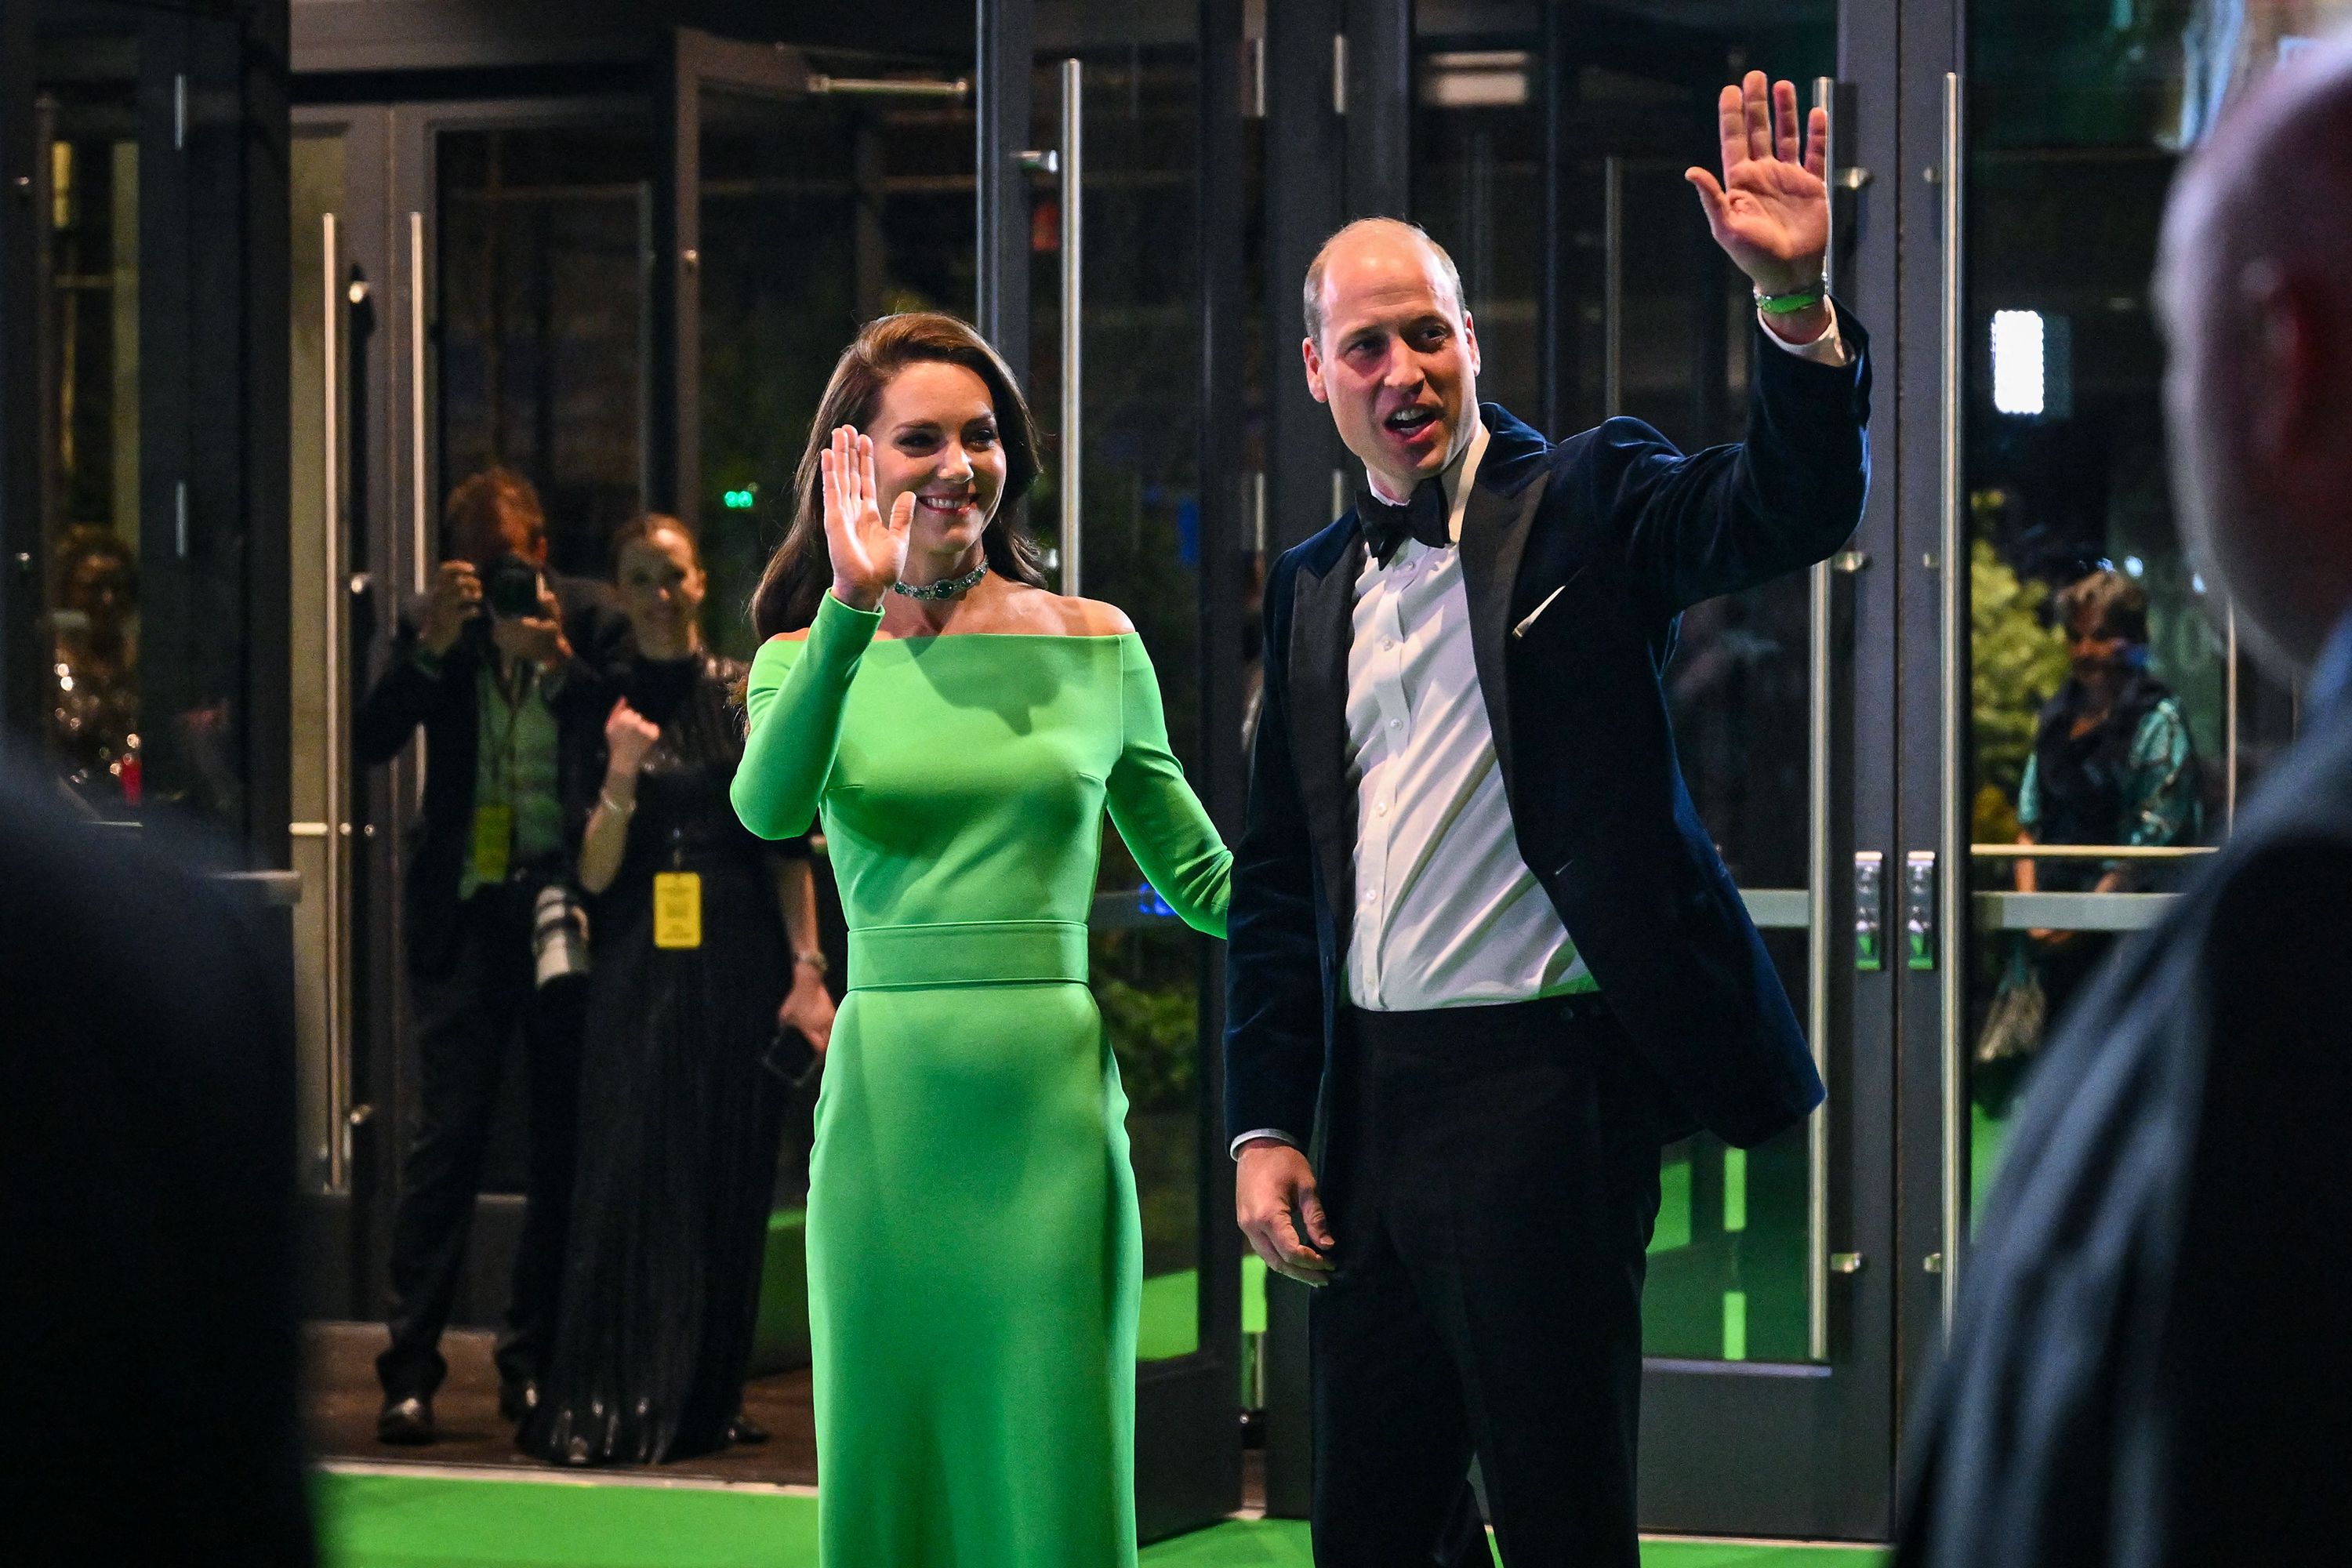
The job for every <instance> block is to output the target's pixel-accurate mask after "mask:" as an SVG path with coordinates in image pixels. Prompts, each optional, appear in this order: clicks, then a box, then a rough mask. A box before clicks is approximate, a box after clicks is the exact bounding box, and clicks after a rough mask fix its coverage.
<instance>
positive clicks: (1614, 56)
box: [1412, 0, 1893, 1538]
mask: <svg viewBox="0 0 2352 1568" xmlns="http://www.w3.org/2000/svg"><path fill="white" fill-rule="evenodd" d="M1635 11H1638V12H1640V13H1641V16H1640V17H1639V18H1638V20H1637V19H1636V18H1634V17H1633V16H1630V15H1629V13H1632V12H1635ZM1855 44H1856V40H1855V39H1854V38H1853V27H1852V26H1851V25H1849V24H1848V22H1847V21H1846V19H1845V18H1844V17H1843V16H1842V11H1841V7H1840V6H1839V5H1838V4H1837V3H1836V0H1819V3H1817V4H1809V5H1780V4H1776V5H1760V4H1759V5H1731V6H1713V7H1708V8H1707V9H1706V14H1705V15H1704V16H1687V15H1685V14H1683V12H1682V11H1681V9H1680V8H1657V7H1649V6H1615V5H1611V6H1602V5H1573V6H1561V7H1557V8H1552V9H1550V10H1549V11H1548V12H1547V13H1546V16H1545V17H1544V18H1541V19H1538V18H1533V17H1530V18H1528V19H1527V20H1526V21H1524V22H1523V23H1521V24H1519V25H1517V26H1505V27H1500V28H1491V27H1480V26H1469V25H1460V24H1454V23H1449V22H1444V21H1441V20H1440V19H1439V18H1438V17H1436V16H1433V15H1430V14H1426V13H1424V14H1423V22H1422V24H1421V26H1420V27H1419V30H1418V34H1417V37H1416V39H1415V48H1414V59H1413V70H1412V91H1413V99H1414V101H1413V109H1412V114H1413V119H1412V212H1413V216H1415V218H1416V219H1417V220H1418V221H1419V222H1420V223H1422V225H1423V226H1424V227H1426V228H1428V229H1429V230H1430V232H1431V233H1432V234H1433V236H1435V237H1437V238H1438V239H1439V240H1440V241H1441V242H1442V243H1444V245H1446V246H1447V247H1448V248H1449V250H1450V251H1451V252H1452V253H1453V254H1454V257H1455V258H1456V261H1457V264H1458V265H1459V266H1460V268H1461V270H1462V274H1463V284H1464V289H1465V294H1466V295H1467V298H1468V303H1469V307H1470V310H1471V312H1472V314H1473V315H1474V317H1475V319H1476V321H1477V323H1478V327H1479V340H1480V344H1481V347H1482V349H1483V350H1484V358H1485V362H1486V363H1485V367H1484V371H1483V374H1482V375H1481V377H1480V395H1481V396H1482V397H1487V398H1492V399H1495V400H1496V401H1499V402H1501V403H1502V404H1503V405H1505V406H1507V407H1509V408H1511V409H1512V410H1513V411H1514V412H1517V413H1518V414H1520V415H1521V416H1523V417H1525V418H1528V420H1529V421H1530V422H1531V423H1537V424H1539V425H1541V426H1544V427H1545V428H1546V429H1547V431H1548V433H1549V434H1550V435H1552V436H1553V437H1555V438H1558V437H1566V436H1569V435H1571V434H1573V433H1575V432H1577V431H1580V430H1583V429H1587V428H1589V427H1591V426H1593V425H1596V424H1598V423H1599V422H1601V420H1602V419H1604V418H1607V417H1610V416H1617V415H1630V416H1634V417H1637V418H1640V419H1642V420H1643V421H1644V422H1646V423H1648V424H1650V425H1651V426H1654V427H1655V428H1657V429H1658V430H1660V431H1661V432H1663V433H1664V434H1665V435H1666V436H1667V437H1668V438H1670V439H1672V440H1673V441H1675V443H1676V444H1677V445H1678V446H1680V447H1683V448H1684V449H1685V450H1686V451H1688V450H1695V449H1696V448H1698V447H1704V446H1707V445H1711V444H1714V443H1717V442H1723V441H1733V440H1738V439H1739V438H1740V436H1741V434H1742V431H1743V428H1744V426H1745V425H1746V420H1747V406H1748V384H1749V381H1750V378H1751V377H1752V376H1753V374H1755V363H1754V356H1755V355H1757V354H1762V353H1775V352H1778V351H1777V350H1775V349H1773V348H1771V347H1770V346H1769V345H1759V341H1758V335H1757V333H1756V331H1755V330H1754V327H1753V325H1752V322H1753V312H1752V307H1751V305H1750V304H1749V300H1748V294H1749V289H1748V281H1747V279H1745V278H1744V277H1743V276H1741V275H1740V274H1739V272H1738V270H1737V269H1736V268H1734V267H1732V265H1731V264H1730V263H1729V261H1728V260H1727V258H1725V257H1724V256H1723V254H1722V252H1721V251H1720V250H1719V249H1718V248H1717V247H1716V245H1715V244H1714V242H1713V240H1712V239H1711V237H1709V235H1708V233H1707V229H1706V223H1705V221H1704V218H1703V216H1701V213H1700V211H1699V207H1698V204H1697V203H1696V200H1695V198H1694V196H1693V193H1692V192H1691V190H1690V187H1689V186H1688V185H1687V184H1685V182H1684V179H1683V171H1684V170H1685V168H1687V167H1688V166H1689V165H1691V164H1692V163H1713V162H1714V160H1715V156H1716V152H1715V140H1714V125H1715V101H1716V96H1717V93H1718V92H1719V91H1720V89H1722V87H1723V85H1724V84H1725V83H1727V82H1730V81H1736V80H1738V79H1739V77H1740V76H1741V75H1742V74H1743V73H1744V72H1745V71H1747V70H1748V69H1750V68H1754V69H1760V70H1764V71H1767V72H1769V73H1770V74H1771V75H1772V76H1773V77H1774V78H1775V79H1779V78H1789V79H1794V80H1795V81H1796V82H1797V83H1798V85H1799V94H1800V99H1801V101H1809V102H1818V103H1820V104H1822V106H1823V107H1825V108H1828V109H1829V110H1831V118H1832V126H1833V131H1832V186H1833V192H1834V194H1835V199H1834V203H1833V213H1834V222H1833V230H1834V237H1833V247H1832V267H1831V272H1832V277H1831V284H1832V289H1833V291H1834V292H1835V293H1836V294H1837V296H1838V298H1839V300H1840V301H1841V303H1842V305H1843V308H1844V309H1845V310H1848V311H1852V312H1853V313H1854V314H1855V315H1856V316H1857V318H1858V319H1861V320H1863V321H1865V322H1866V323H1867V324H1868V325H1869V326H1870V327H1871V328H1872V329H1873V330H1874V331H1880V332H1882V333H1883V334H1885V335H1882V336H1881V337H1880V338H1879V340H1878V341H1879V342H1881V343H1882V344H1883V343H1885V342H1886V339H1887V336H1888V335H1891V332H1889V331H1888V329H1887V327H1886V326H1885V324H1884V323H1885V301H1886V300H1887V299H1888V297H1889V295H1890V293H1891V289H1890V288H1889V280H1890V276H1891V274H1890V268H1889V264H1890V262H1891V252H1889V251H1888V250H1887V249H1886V247H1885V244H1884V242H1883V240H1882V239H1881V238H1880V237H1879V236H1877V235H1875V234H1874V233H1872V231H1871V229H1870V228H1869V226H1868V221H1867V220H1868V218H1869V216H1870V215H1869V212H1868V206H1867V204H1866V203H1865V202H1864V201H1863V200H1862V199H1861V198H1860V195H1859V193H1860V192H1861V190H1862V189H1863V185H1862V183H1861V182H1862V180H1863V179H1864V178H1866V176H1864V175H1862V174H1861V169H1860V167H1859V165H1860V164H1861V163H1863V162H1864V148H1865V147H1866V145H1867V141H1866V139H1867V138H1868V137H1870V136H1872V135H1875V134H1878V133H1880V132H1879V127H1878V126H1877V125H1876V124H1874V123H1873V121H1872V119H1871V117H1870V114H1869V110H1870V109H1871V108H1872V107H1873V104H1872V99H1871V97H1870V96H1869V95H1868V94H1866V93H1864V92H1857V91H1855V90H1853V89H1844V90H1841V89H1839V88H1838V86H1837V84H1836V82H1835V78H1836V77H1837V76H1838V74H1839V62H1840V60H1841V58H1848V57H1850V56H1852V55H1853V54H1854V53H1856V52H1857V51H1856V48H1855ZM1865 58H1866V51H1865ZM1885 100H1886V99H1885V95H1884V94H1881V95H1879V96H1878V99H1877V102H1878V103H1879V104H1884V103H1885ZM1882 112H1883V110H1882ZM1882 222H1883V220H1882ZM1881 385H1882V387H1883V386H1884V382H1883V381H1882V383H1881ZM1880 403H1881V406H1882V407H1883V406H1884V404H1885V395H1884V393H1883V392H1882V394H1881V398H1880ZM1887 521H1888V519H1887V515H1886V510H1885V507H1884V506H1883V505H1880V504H1874V510H1873V511H1872V513H1871V515H1870V517H1869V519H1868V520H1866V521H1865V523H1864V528H1863V530H1862V531H1861V534H1860V535H1859V536H1858V537H1857V538H1856V540H1855V541H1854V542H1853V544H1852V545H1850V546H1849V547H1848V549H1847V550H1845V551H1844V552H1841V553H1840V554H1839V555H1838V556H1837V557H1836V558H1835V559H1834V560H1833V561H1832V562H1831V563H1824V564H1822V565H1821V566H1819V567H1816V568H1814V569H1813V570H1811V572H1808V573H1805V574H1796V575H1792V576H1790V577H1787V578H1783V579H1781V580H1779V581H1777V582H1773V583H1769V584H1765V585H1764V586H1762V587H1760V588H1758V589H1755V590H1753V591H1750V592H1748V593H1746V594H1742V595H1734V596H1731V597H1727V598H1721V599H1716V600H1711V601H1708V602H1706V603H1704V604H1700V605H1695V606H1693V607H1692V608H1691V609H1690V610H1689V611H1688V612H1686V613H1685V615H1684V616H1683V617H1682V622H1681V631H1680V639H1679V646H1678V647H1677V649H1676V652H1675V656H1674V659H1673V662H1672V663H1671V664H1670V665H1669V666H1668V668H1667V669H1666V672H1665V686H1666V692H1667V697H1668V700H1669V701H1670V703H1671V704H1672V707H1673V711H1674V718H1675V738H1676V743H1677V747H1678V750H1679V752H1680V757H1681V763H1682V769H1683V773H1684V776H1685V780H1686V781H1687V783H1688V784H1689V787H1690V791H1691V795H1692V797H1693V800H1694V802H1695V804H1696V806H1697V808H1698V814H1699V816H1700V818H1701V820H1703V821H1704V822H1706V825H1707V826H1708V827H1709V828H1710V829H1711V830H1712V831H1713V833H1714V835H1715V837H1716V840H1717V847H1718V848H1719V849H1720V850H1721V852H1722V854H1723V856H1724V858H1725V860H1726V862H1727V865H1728V866H1729V868H1730V869H1731V871H1732V874H1733V876H1734V877H1735V878H1736V879H1737V880H1738V883H1739V885H1740V887H1741V889H1742V890H1743V892H1744V893H1745V896H1746V898H1747V901H1748V910H1749V913H1750V915H1751V916H1752V917H1753V918H1754V920H1755V921H1756V923H1757V925H1758V926H1759V928H1761V930H1762V932H1763V936H1764V941H1765V945H1766V948H1767V950H1768V952H1769V953H1770V954H1771V956H1772V959H1773V962H1774V963H1775V966H1776V967H1777V968H1778V970H1779V972H1780V979H1781V982H1782V984H1783V985H1784V986H1785V987H1786V989H1787V991H1788V994H1789V996H1790V1000H1791V1002H1792V1003H1793V1004H1794V1005H1795V1006H1796V1009H1797V1012H1798V1016H1799V1017H1800V1018H1801V1020H1802V1021H1803V1022H1804V1024H1805V1026H1806V1029H1807V1033H1808V1036H1809V1037H1810V1038H1811V1041H1812V1045H1813V1053H1814V1057H1815V1059H1816V1062H1817V1064H1818V1065H1819V1067H1820V1068H1821V1071H1822V1077H1823V1079H1825V1080H1826V1081H1827V1083H1828V1084H1829V1089H1830V1098H1829V1100H1828V1103H1827V1105H1826V1106H1825V1107H1824V1108H1823V1109H1822V1110H1821V1111H1819V1112H1817V1113H1816V1114H1815V1115H1814V1116H1813V1117H1812V1118H1811V1120H1810V1121H1808V1122H1807V1123H1806V1124H1804V1125H1801V1126H1799V1127H1793V1128H1790V1129H1789V1130H1788V1131H1785V1132H1783V1133H1781V1134H1780V1136H1778V1137H1776V1138H1774V1139H1772V1140H1771V1141H1770V1142H1767V1143H1765V1144H1763V1145H1761V1146H1759V1147H1758V1148H1755V1149H1750V1150H1741V1149H1735V1148H1731V1147H1729V1146H1727V1145H1726V1144H1724V1143H1722V1142H1720V1141H1718V1140H1717V1139H1715V1138H1714V1137H1713V1136H1711V1135H1709V1134H1706V1133H1704V1132H1702V1133H1699V1134H1696V1135H1695V1136H1693V1137H1691V1138H1689V1139H1685V1140H1684V1141H1682V1142H1678V1143H1675V1144H1673V1145H1671V1146H1669V1147H1668V1148H1667V1149H1666V1150H1665V1151H1664V1157H1663V1167H1662V1173H1661V1203H1660V1208H1659V1213H1658V1218H1657V1224H1656V1228H1655V1232H1654V1237H1653V1238H1652V1242H1651V1246H1650V1256H1649V1273H1648V1279H1647V1283H1646V1287H1645V1291H1644V1301H1643V1310H1644V1329H1643V1350H1644V1352H1645V1358H1646V1375H1645V1380H1644V1389H1643V1404H1644V1408H1643V1428H1642V1436H1643V1455H1642V1482H1643V1503H1642V1508H1643V1513H1642V1518H1643V1525H1644V1527H1645V1528H1649V1529H1656V1530H1667V1531H1692V1532H1701V1533H1720V1534H1744V1535H1801V1536H1812V1537H1835V1536H1848V1537H1864V1538H1867V1537H1871V1536H1874V1535H1876V1534H1878V1533H1879V1532H1880V1531H1883V1530H1884V1529H1885V1523H1886V1518H1887V1514H1888V1511H1889V1508H1890V1501H1889V1491H1890V1480H1889V1469H1890V1465H1891V1457H1892V1456H1891V1447H1890V1445H1889V1442H1888V1438H1887V1432H1888V1421H1889V1414H1890V1405H1891V1401H1892V1397H1893V1393H1892V1387H1891V1381H1890V1373H1891V1340H1890V1336H1889V1333H1888V1324H1887V1322H1886V1321H1885V1317H1884V1315H1883V1302H1884V1299H1885V1298H1884V1293H1883V1287H1881V1286H1880V1285H1879V1284H1878V1282H1877V1281H1876V1280H1875V1279H1873V1277H1872V1276H1871V1275H1870V1273H1869V1272H1868V1268H1867V1263H1866V1260H1867V1259H1869V1258H1871V1257H1872V1256H1874V1255H1880V1256H1883V1251H1884V1232H1885V1226H1886V1220H1887V1213H1886V1210H1887V1203H1886V1195H1887V1194H1886V1193H1885V1179H1886V1172H1887V1164H1886V1162H1887V1158H1888V1154H1889V1152H1890V1151H1889V1150H1888V1148H1887V1147H1886V1142H1885V1121H1886V1120H1887V1113H1888V1110H1889V1109H1890V1106H1891V1100H1890V1089H1891V1084H1890V1083H1889V1081H1888V1080H1887V1079H1886V1077H1885V1074H1884V1072H1883V1070H1882V1069H1881V1068H1880V1065H1879V1064H1880V1063H1881V1062H1882V1061H1883V1059H1884V1057H1885V1038H1886V1027H1887V1020H1886V1019H1885V1017H1884V1016H1882V1015H1881V1014H1879V1013H1878V1012H1876V1011H1875V1010H1874V1009H1875V1008H1876V1005H1877V1000H1876V999H1877V997H1878V996H1879V995H1880V994H1883V991H1884V981H1883V976H1881V975H1880V974H1877V973H1873V972H1872V971H1870V970H1868V969H1865V968H1858V967H1857V963H1856V957H1857V955H1856V951H1855V943H1854V940H1853V919H1854V913H1853V911H1854V900H1853V891H1852V884H1853V877H1852V872H1851V869H1850V868H1852V867H1853V864H1854V861H1853V856H1854V852H1855V850H1856V848H1857V847H1866V846H1867V845H1868V844H1869V843H1870V841H1871V840H1870V837H1868V836H1867V835H1866V834H1864V833H1862V832H1861V831H1860V828H1861V824H1862V823H1863V822H1864V820H1865V819H1866V817H1867V816H1868V814H1869V813H1870V811H1871V810H1872V806H1873V802H1874V800H1875V799H1876V798H1878V797H1880V796H1881V795H1883V793H1884V792H1885V789H1886V787H1887V784H1888V783H1889V774H1888V772H1887V766H1888V764H1887V760H1886V759H1885V758H1884V757H1882V756H1879V755H1876V754H1875V752H1876V749H1875V748H1873V747H1871V746H1869V745H1867V744H1866V743H1864V742H1865V740H1866V736H1867V734H1868V732H1869V731H1867V729H1866V728H1865V724H1866V722H1867V719H1866V715H1867V714H1868V713H1869V712H1870V711H1871V710H1874V708H1876V707H1877V706H1878V705H1879V704H1880V702H1881V701H1882V700H1883V698H1882V697H1881V695H1880V694H1879V693H1878V692H1877V691H1876V690H1875V689H1874V682H1875V681H1876V679H1878V673H1877V672H1878V671H1881V670H1883V669H1885V668H1887V667H1888V666H1889V665H1890V664H1891V662H1892V659H1891V654H1892V644H1891V637H1890V627H1889V625H1888V620H1887V617H1886V616H1885V614H1884V612H1883V610H1882V609H1881V608H1880V606H1879V604H1878V600H1879V596H1880V595H1881V594H1882V593H1883V592H1884V589H1883V588H1881V587H1880V585H1879V584H1878V583H1877V582H1876V581H1875V580H1874V579H1873V578H1872V577H1871V576H1870V575H1869V574H1867V572H1866V571H1865V568H1866V567H1867V565H1868V563H1869V562H1870V560H1871V557H1872V555H1873V553H1874V551H1873V549H1872V547H1871V541H1872V536H1873V535H1874V532H1876V531H1879V530H1881V529H1883V528H1884V527H1885V526H1886V525H1887ZM1882 575H1883V574H1882Z"/></svg>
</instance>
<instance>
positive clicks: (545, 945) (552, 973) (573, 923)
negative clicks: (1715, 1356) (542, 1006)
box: [530, 882, 588, 986]
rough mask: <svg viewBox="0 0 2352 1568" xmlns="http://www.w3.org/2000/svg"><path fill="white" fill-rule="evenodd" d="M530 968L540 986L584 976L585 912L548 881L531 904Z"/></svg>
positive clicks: (560, 886) (558, 884)
mask: <svg viewBox="0 0 2352 1568" xmlns="http://www.w3.org/2000/svg"><path fill="white" fill-rule="evenodd" d="M530 916H531V918H530V957H531V966H532V969H533V971H534V972H535V973H536V974H537V976H538V980H539V984H541V985H542V986H545V985H551V984H555V983H556V982H558V981H562V980H577V979H583V978H585V977H586V975H587V973H588V911H587V910H585V909H583V908H582V907H581V904H580V900H578V899H577V898H575V897H574V896H573V895H572V889H570V888H567V887H565V886H564V885H563V884H562V883H561V882H550V883H549V884H548V885H547V886H546V887H544V888H541V889H540V890H539V897H538V898H537V899H535V900H532V901H531V911H530Z"/></svg>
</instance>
